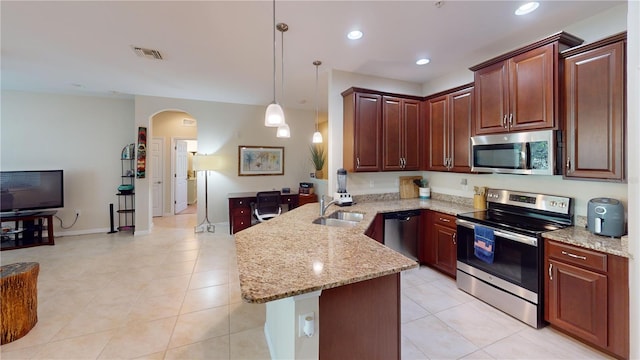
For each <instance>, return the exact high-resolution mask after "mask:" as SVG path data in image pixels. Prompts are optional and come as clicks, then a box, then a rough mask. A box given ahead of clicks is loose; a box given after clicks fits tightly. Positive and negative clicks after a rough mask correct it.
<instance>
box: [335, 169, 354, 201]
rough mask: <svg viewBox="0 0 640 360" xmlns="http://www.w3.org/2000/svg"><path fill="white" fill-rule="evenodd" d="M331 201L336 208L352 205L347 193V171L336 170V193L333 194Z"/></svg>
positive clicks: (349, 195) (351, 199)
mask: <svg viewBox="0 0 640 360" xmlns="http://www.w3.org/2000/svg"><path fill="white" fill-rule="evenodd" d="M333 200H334V201H335V203H336V205H338V206H349V205H352V204H353V198H351V194H349V193H348V192H347V170H345V169H342V168H340V169H338V191H337V192H335V193H334V194H333Z"/></svg>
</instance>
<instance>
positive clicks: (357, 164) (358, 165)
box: [356, 157, 360, 168]
mask: <svg viewBox="0 0 640 360" xmlns="http://www.w3.org/2000/svg"><path fill="white" fill-rule="evenodd" d="M359 167H360V158H359V157H357V158H356V168H359Z"/></svg>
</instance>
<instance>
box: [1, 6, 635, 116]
mask: <svg viewBox="0 0 640 360" xmlns="http://www.w3.org/2000/svg"><path fill="white" fill-rule="evenodd" d="M521 3H522V2H520V1H453V0H445V1H444V2H443V6H441V7H440V8H438V7H437V6H435V4H436V2H435V1H306V0H304V1H278V2H277V3H276V21H277V22H285V23H287V24H288V25H289V31H288V32H286V33H285V34H284V51H285V64H284V66H285V74H284V75H285V88H284V92H285V94H284V99H282V98H281V95H280V76H281V74H280V60H279V59H280V51H281V50H280V36H281V34H280V33H279V32H278V33H277V37H276V38H277V43H278V50H277V56H278V65H277V69H278V75H277V78H278V86H277V88H278V101H279V102H280V103H282V104H283V105H284V106H285V108H286V107H296V108H308V109H313V108H314V107H315V67H314V65H313V64H312V63H313V61H314V60H321V61H322V62H323V64H322V66H321V67H320V79H321V80H320V81H321V88H320V91H321V92H322V91H326V90H325V89H326V82H327V77H328V75H327V74H328V70H329V69H338V70H343V71H348V72H356V73H362V74H367V75H374V76H379V77H385V78H392V79H399V80H405V81H409V82H415V83H425V82H428V81H430V80H432V79H434V78H438V77H440V76H442V75H444V74H447V73H450V72H452V71H459V70H460V69H466V68H468V67H470V66H472V65H475V64H477V63H480V62H482V61H484V60H487V59H489V58H491V57H494V56H496V55H499V54H501V53H503V52H505V51H507V50H511V49H514V48H517V47H519V46H522V45H525V44H527V43H530V42H532V41H535V40H537V39H539V38H542V37H544V36H546V35H550V34H552V33H555V32H557V31H561V30H564V28H565V27H566V26H567V25H569V24H573V23H575V22H578V21H580V20H582V19H585V18H588V17H590V16H592V15H594V14H596V13H599V12H602V11H604V10H606V9H608V8H611V7H614V6H617V5H620V4H624V3H625V1H610V0H605V1H594V0H589V1H543V2H542V3H541V6H540V8H539V9H538V10H537V11H536V12H534V13H533V14H530V15H529V16H526V17H516V16H514V15H513V11H514V10H515V7H516V6H517V5H519V4H521ZM0 10H1V16H2V18H1V36H2V37H1V40H2V41H1V46H2V48H1V55H2V58H1V69H2V89H11V90H24V91H37V92H57V93H68V94H90V95H105V96H123V95H130V94H139V95H149V96H161V97H172V98H187V99H198V100H210V101H221V102H231V103H243V104H268V103H269V102H271V99H272V97H273V94H272V91H273V90H272V89H273V13H272V2H271V1H195V2H187V1H100V2H98V1H69V2H60V1H44V2H31V1H6V0H3V1H2V2H1V9H0ZM354 28H359V29H361V30H362V31H363V32H364V37H363V38H362V39H361V40H360V41H359V42H353V41H349V40H347V39H346V37H345V35H346V33H347V31H349V30H351V29H354ZM132 45H133V46H140V47H146V48H152V49H156V50H159V51H160V52H161V53H162V55H163V56H164V60H163V61H158V60H149V59H145V58H141V57H137V56H136V55H135V54H134V52H133V50H132V49H131V46H132ZM423 56H426V57H429V58H431V59H432V62H431V63H430V64H429V65H425V66H417V65H415V61H416V60H417V59H418V58H419V57H423ZM324 98H326V96H324ZM325 102H326V99H323V97H321V106H324V103H325Z"/></svg>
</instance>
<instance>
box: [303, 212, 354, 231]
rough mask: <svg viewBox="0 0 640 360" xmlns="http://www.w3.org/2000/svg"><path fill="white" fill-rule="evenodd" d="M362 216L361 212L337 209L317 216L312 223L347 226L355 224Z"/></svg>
mask: <svg viewBox="0 0 640 360" xmlns="http://www.w3.org/2000/svg"><path fill="white" fill-rule="evenodd" d="M363 218H364V214H363V213H359V212H351V211H342V210H338V211H336V212H333V213H331V215H329V216H327V217H319V218H317V219H315V220H313V223H314V224H318V225H327V226H342V227H349V226H355V225H357V224H358V222H359V221H360V220H362V219H363Z"/></svg>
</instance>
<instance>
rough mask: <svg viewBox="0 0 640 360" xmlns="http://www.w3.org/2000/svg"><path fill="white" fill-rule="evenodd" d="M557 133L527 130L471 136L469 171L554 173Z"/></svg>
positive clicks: (557, 142) (555, 171)
mask: <svg viewBox="0 0 640 360" xmlns="http://www.w3.org/2000/svg"><path fill="white" fill-rule="evenodd" d="M559 136H560V132H558V131H554V130H543V131H527V132H517V133H508V134H494V135H479V136H473V137H471V171H475V172H492V173H503V174H524V175H554V174H557V173H558V171H557V169H556V167H557V164H558V162H557V161H556V156H557V155H559V152H558V146H559V145H560V142H561V139H560V138H557V137H559Z"/></svg>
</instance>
